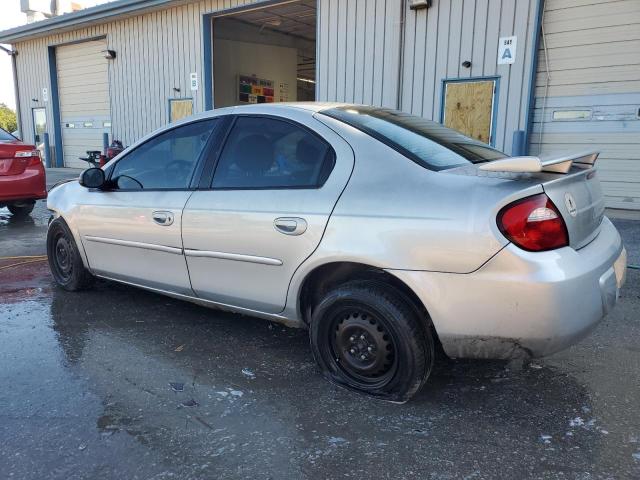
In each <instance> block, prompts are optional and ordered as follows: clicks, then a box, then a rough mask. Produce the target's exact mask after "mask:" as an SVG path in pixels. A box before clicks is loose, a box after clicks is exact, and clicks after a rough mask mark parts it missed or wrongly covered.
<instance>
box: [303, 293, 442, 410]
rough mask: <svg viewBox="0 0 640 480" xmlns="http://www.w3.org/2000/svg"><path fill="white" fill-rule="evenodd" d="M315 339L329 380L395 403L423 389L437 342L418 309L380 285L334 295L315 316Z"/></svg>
mask: <svg viewBox="0 0 640 480" xmlns="http://www.w3.org/2000/svg"><path fill="white" fill-rule="evenodd" d="M310 339H311V348H312V350H313V353H314V357H315V358H316V361H317V362H318V364H319V365H320V368H321V369H322V372H323V374H324V375H325V376H326V377H327V378H328V379H329V380H330V381H332V382H333V383H336V384H338V385H340V386H344V387H347V388H350V389H352V390H357V391H359V392H364V393H367V394H369V395H373V396H375V397H378V398H382V399H385V400H391V401H396V402H404V401H406V400H408V399H409V398H410V397H411V396H412V395H413V394H415V393H416V392H417V391H418V390H419V389H420V387H421V386H422V385H423V384H424V382H425V381H426V379H427V377H428V376H429V373H430V371H431V368H432V366H433V361H434V343H433V338H432V337H431V334H430V330H429V329H428V328H426V327H425V322H424V321H423V319H420V318H419V316H418V314H417V311H416V309H415V308H414V307H413V306H412V305H411V304H410V303H409V302H408V300H407V299H406V298H405V297H404V296H403V295H402V294H400V293H399V292H398V291H396V290H395V289H394V288H392V287H389V286H386V285H383V284H380V283H378V282H367V281H359V282H353V283H348V284H345V285H343V286H341V287H339V288H337V289H335V290H333V291H331V292H329V293H328V294H327V295H326V296H325V297H324V299H323V300H322V301H321V302H320V303H319V304H318V305H317V306H316V307H315V309H314V311H313V314H312V319H311V325H310Z"/></svg>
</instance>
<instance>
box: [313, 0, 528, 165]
mask: <svg viewBox="0 0 640 480" xmlns="http://www.w3.org/2000/svg"><path fill="white" fill-rule="evenodd" d="M538 4H539V1H538V0H518V1H514V0H434V1H433V4H432V7H431V8H428V9H423V10H417V11H414V10H410V9H408V8H406V9H403V8H402V5H403V2H400V1H396V0H320V5H319V6H320V8H319V12H318V17H319V25H320V26H319V44H318V50H319V52H320V53H319V75H318V81H319V90H318V94H319V98H320V99H321V100H334V99H335V100H338V101H349V102H356V103H370V104H375V105H383V106H387V107H392V108H399V109H401V110H404V111H406V112H410V113H414V114H416V115H420V116H424V117H426V118H429V119H433V120H437V121H439V120H440V115H441V97H442V89H443V83H442V82H443V80H445V79H463V78H471V77H474V78H477V77H489V76H497V77H499V90H498V96H499V97H498V99H497V108H498V112H497V116H496V125H495V126H494V128H495V145H496V147H497V148H499V149H503V150H505V151H507V152H510V150H511V143H512V138H513V132H514V131H515V130H524V128H525V124H526V121H527V111H528V110H527V107H528V101H529V84H530V77H531V65H532V58H531V57H532V54H533V50H534V48H533V41H534V39H535V36H534V33H535V32H534V30H535V25H536V13H537V7H538ZM403 10H404V11H403ZM403 30H404V31H403ZM512 35H516V36H517V37H518V41H517V51H516V62H515V63H514V64H513V65H498V64H497V56H498V39H499V37H508V36H512ZM401 45H402V48H401ZM401 51H402V55H401V54H400V52H401ZM465 60H469V61H471V68H464V67H462V66H461V64H462V62H464V61H465Z"/></svg>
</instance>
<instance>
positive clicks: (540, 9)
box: [524, 0, 549, 155]
mask: <svg viewBox="0 0 640 480" xmlns="http://www.w3.org/2000/svg"><path fill="white" fill-rule="evenodd" d="M544 9H545V4H544V0H538V6H537V9H536V10H537V11H536V25H535V31H534V39H533V55H531V72H530V75H529V99H528V100H527V117H526V120H525V126H524V131H525V139H524V148H525V155H528V154H529V140H530V138H531V130H532V128H533V112H534V110H535V108H534V107H535V101H536V73H537V70H538V51H539V49H540V36H541V35H540V33H541V31H542V19H543V17H544ZM548 74H549V72H547V75H548Z"/></svg>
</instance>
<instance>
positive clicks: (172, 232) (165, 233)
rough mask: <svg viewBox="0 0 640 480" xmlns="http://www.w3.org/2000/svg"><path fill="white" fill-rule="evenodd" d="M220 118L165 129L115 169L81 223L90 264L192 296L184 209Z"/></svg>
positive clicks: (88, 201) (89, 200)
mask: <svg viewBox="0 0 640 480" xmlns="http://www.w3.org/2000/svg"><path fill="white" fill-rule="evenodd" d="M215 125H216V120H214V119H208V120H204V121H198V122H192V123H189V124H186V125H182V126H179V127H176V128H173V129H171V130H168V131H164V132H162V133H160V134H159V135H156V136H154V137H152V138H150V139H149V140H147V141H145V142H143V143H142V144H140V145H138V146H137V147H135V148H134V149H133V150H132V151H130V152H128V153H126V154H125V155H124V156H123V157H121V158H120V159H118V160H117V161H116V163H115V164H114V165H110V166H109V167H108V172H107V175H108V183H107V188H106V189H104V190H89V191H87V192H86V193H85V195H84V198H83V199H82V201H81V207H80V209H79V212H78V215H77V216H76V222H77V225H78V229H79V232H80V238H81V241H82V245H83V247H84V249H85V252H86V254H87V258H88V261H89V265H90V268H91V270H92V271H93V272H94V273H95V274H97V275H101V276H105V277H109V278H113V279H117V280H122V281H126V282H131V283H135V284H139V285H142V286H146V287H151V288H158V289H161V290H167V291H171V292H176V293H181V294H186V295H193V291H192V290H191V284H190V282H189V274H188V271H187V266H186V262H185V258H184V254H183V251H182V237H181V225H182V210H183V208H184V206H185V204H186V203H187V199H188V198H189V196H190V195H191V194H192V193H193V188H192V182H194V183H195V181H196V180H195V178H194V177H195V176H197V175H198V172H199V171H200V169H201V168H202V163H203V159H204V157H205V156H206V152H207V151H208V142H209V140H210V138H211V136H212V132H214V130H215Z"/></svg>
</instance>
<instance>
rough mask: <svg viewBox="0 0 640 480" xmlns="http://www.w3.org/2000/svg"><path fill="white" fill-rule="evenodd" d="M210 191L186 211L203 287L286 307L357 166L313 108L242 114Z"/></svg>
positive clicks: (193, 262)
mask: <svg viewBox="0 0 640 480" xmlns="http://www.w3.org/2000/svg"><path fill="white" fill-rule="evenodd" d="M219 150H220V153H219V154H218V155H217V162H216V167H215V174H214V176H213V182H212V184H211V188H209V189H206V190H198V191H196V192H195V193H194V194H193V196H192V197H191V198H190V199H189V201H188V202H187V205H186V207H185V210H184V213H183V229H182V237H183V242H184V248H185V255H186V259H187V264H188V267H189V273H190V276H191V283H192V287H193V290H194V291H195V293H196V294H197V295H198V296H199V297H201V298H204V299H207V300H211V301H214V302H217V303H221V304H226V305H232V306H236V307H242V308H246V309H251V310H257V311H261V312H269V313H277V312H280V311H282V310H283V309H284V306H285V302H286V295H287V289H288V287H289V282H290V280H291V278H292V276H293V273H294V272H295V270H296V269H297V268H298V266H299V265H300V264H301V263H302V262H303V261H304V260H305V259H306V258H307V257H308V256H309V255H311V253H312V252H313V251H314V250H315V249H316V247H317V246H318V244H319V243H320V240H321V238H322V235H323V233H324V230H325V227H326V225H327V221H328V219H329V216H330V215H331V212H332V210H333V208H334V206H335V204H336V202H337V200H338V197H339V196H340V194H341V192H342V191H343V189H344V187H345V186H346V184H347V181H348V179H349V176H350V175H351V172H352V170H353V152H352V150H351V147H350V146H349V145H348V144H347V143H346V142H345V141H344V140H343V139H342V138H341V137H339V136H338V135H337V134H336V133H335V132H333V131H332V130H331V129H329V128H328V127H326V126H325V125H323V124H321V123H320V122H319V121H317V120H316V119H314V118H313V117H312V116H310V115H309V114H308V113H304V112H297V111H292V112H291V113H290V116H288V117H287V118H286V119H285V118H279V117H273V116H265V115H238V116H235V117H234V120H233V124H232V126H231V127H230V130H229V133H228V135H227V137H226V141H225V142H224V145H223V146H221V147H220V148H219Z"/></svg>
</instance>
